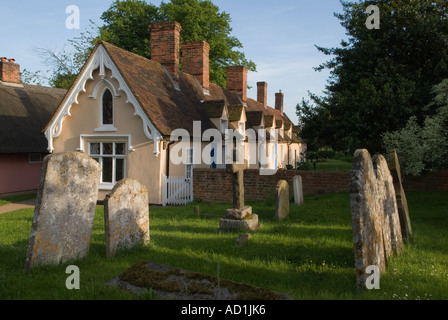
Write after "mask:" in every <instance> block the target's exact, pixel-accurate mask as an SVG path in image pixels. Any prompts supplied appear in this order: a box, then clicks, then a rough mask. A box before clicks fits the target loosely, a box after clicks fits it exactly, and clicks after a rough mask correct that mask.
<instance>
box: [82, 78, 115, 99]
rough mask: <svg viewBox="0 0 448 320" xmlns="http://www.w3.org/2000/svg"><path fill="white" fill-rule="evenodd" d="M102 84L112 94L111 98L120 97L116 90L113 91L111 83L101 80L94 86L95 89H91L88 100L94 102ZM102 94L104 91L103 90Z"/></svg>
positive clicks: (113, 87)
mask: <svg viewBox="0 0 448 320" xmlns="http://www.w3.org/2000/svg"><path fill="white" fill-rule="evenodd" d="M104 84H105V85H106V87H108V88H109V89H110V90H111V91H112V92H113V96H114V97H115V98H118V97H121V96H120V94H119V93H118V92H117V90H115V86H114V85H113V84H112V82H110V81H109V80H106V79H103V80H101V81H99V82H98V83H97V85H96V86H95V89H93V93H92V94H91V95H90V96H89V98H90V99H93V100H96V99H97V97H98V92H99V91H100V89H101V87H102V86H103V85H104ZM102 94H104V90H103V92H102Z"/></svg>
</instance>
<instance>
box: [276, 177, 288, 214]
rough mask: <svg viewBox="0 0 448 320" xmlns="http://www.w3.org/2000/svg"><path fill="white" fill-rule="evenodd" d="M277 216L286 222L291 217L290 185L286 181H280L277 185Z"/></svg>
mask: <svg viewBox="0 0 448 320" xmlns="http://www.w3.org/2000/svg"><path fill="white" fill-rule="evenodd" d="M275 191H276V194H275V195H276V201H275V216H276V217H277V219H279V220H284V219H286V218H287V217H288V216H289V184H288V182H287V181H286V180H280V181H279V182H278V183H277V187H276V188H275Z"/></svg>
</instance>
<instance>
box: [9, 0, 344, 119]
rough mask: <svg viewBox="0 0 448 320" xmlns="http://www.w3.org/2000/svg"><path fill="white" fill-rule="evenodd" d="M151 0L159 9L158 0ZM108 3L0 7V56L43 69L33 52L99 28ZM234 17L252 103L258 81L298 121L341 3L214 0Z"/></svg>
mask: <svg viewBox="0 0 448 320" xmlns="http://www.w3.org/2000/svg"><path fill="white" fill-rule="evenodd" d="M147 2H148V3H149V2H151V3H153V4H155V5H159V4H160V2H161V1H159V0H154V1H150V0H147ZM111 3H112V0H69V1H61V0H58V1H56V0H51V1H16V2H6V3H4V4H2V8H1V10H2V19H1V20H0V28H1V30H2V39H1V45H0V56H6V57H7V58H15V59H16V63H19V64H20V66H21V69H22V70H23V69H28V70H30V71H37V70H47V69H48V67H47V66H45V65H44V63H43V60H42V57H39V56H38V55H37V54H36V52H35V50H34V49H35V48H47V49H52V50H55V51H58V50H61V49H63V48H64V46H65V45H67V46H68V41H67V40H69V39H73V38H74V37H76V36H78V35H79V33H80V32H81V31H83V30H85V29H87V28H88V27H89V25H90V22H89V20H92V21H94V22H95V23H96V24H97V25H101V22H102V21H101V20H100V16H101V13H102V12H104V11H105V10H107V9H108V8H109V7H110V4H111ZM213 3H214V4H216V5H217V6H218V7H219V8H220V10H221V11H225V12H226V13H228V14H229V15H230V17H231V19H232V23H231V26H232V28H233V32H232V35H234V36H236V37H237V38H238V39H239V40H240V41H241V43H242V44H243V46H244V47H243V49H242V51H243V52H244V53H245V54H246V58H248V59H250V60H252V61H254V62H255V63H256V64H257V70H258V71H257V72H249V75H248V83H249V85H250V86H252V87H253V88H252V89H251V90H249V91H248V96H249V97H250V98H253V99H256V95H257V93H256V83H257V82H258V81H266V82H267V83H268V95H269V99H268V104H269V105H270V106H272V107H273V106H274V104H275V103H274V101H275V100H274V99H275V93H276V92H278V91H279V90H282V92H283V93H284V94H285V102H284V104H285V106H284V110H285V112H286V114H287V115H288V116H289V117H290V118H291V120H292V121H293V122H295V123H297V117H296V115H295V106H296V104H297V103H299V102H300V101H301V100H302V98H308V91H310V92H313V93H316V94H318V95H320V94H321V93H322V91H323V90H324V89H325V85H326V83H327V79H328V76H329V73H328V71H322V72H316V71H314V69H313V68H314V67H317V66H318V65H320V64H321V63H322V62H325V61H327V60H328V59H329V57H328V56H325V55H323V54H322V53H320V52H319V51H318V50H317V49H316V48H315V45H319V46H322V47H335V46H339V44H340V42H341V40H342V39H345V29H344V28H343V27H342V26H341V25H340V23H339V21H338V20H337V19H336V18H335V17H334V13H335V12H338V13H339V12H341V11H342V6H341V4H340V2H339V0H319V1H316V0H276V1H267V0H213ZM70 5H76V6H78V8H79V10H80V30H75V29H71V30H69V29H67V28H66V23H65V22H66V19H67V17H68V16H69V15H68V14H67V13H66V8H67V7H68V6H70Z"/></svg>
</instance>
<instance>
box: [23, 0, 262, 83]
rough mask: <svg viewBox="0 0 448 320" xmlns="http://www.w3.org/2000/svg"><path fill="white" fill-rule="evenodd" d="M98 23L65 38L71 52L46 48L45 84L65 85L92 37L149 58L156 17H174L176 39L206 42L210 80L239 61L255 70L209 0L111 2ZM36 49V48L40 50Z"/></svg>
mask: <svg viewBox="0 0 448 320" xmlns="http://www.w3.org/2000/svg"><path fill="white" fill-rule="evenodd" d="M101 20H102V21H103V25H102V26H96V25H95V24H94V23H93V22H92V23H91V26H90V30H87V31H85V32H83V33H81V35H80V36H79V37H77V38H75V39H71V40H69V42H70V43H71V45H72V47H73V49H74V54H72V55H70V54H69V53H68V52H67V51H66V50H61V51H60V52H57V53H55V52H53V51H51V50H46V55H45V56H46V59H47V61H48V62H49V63H50V66H51V67H52V70H51V71H50V73H51V75H50V76H48V77H47V80H49V83H50V85H52V86H56V87H62V88H68V87H70V85H71V83H72V82H73V80H74V79H75V78H76V74H77V73H78V72H79V70H80V69H81V67H82V65H83V64H84V62H85V61H86V59H87V57H88V56H89V54H90V53H91V51H92V49H93V47H94V45H95V44H96V43H97V41H98V40H103V41H106V42H109V43H111V44H113V45H116V46H117V47H120V48H122V49H125V50H127V51H130V52H133V53H136V54H139V55H141V56H143V57H147V58H150V57H151V50H150V49H151V48H150V33H149V29H148V27H149V24H150V23H151V22H157V21H177V22H179V23H180V24H181V26H182V30H181V35H180V36H181V41H182V42H187V41H198V40H204V41H207V42H208V43H209V45H210V81H212V82H214V83H216V84H218V85H220V86H225V84H226V81H225V80H226V70H225V68H226V67H227V66H231V65H245V66H246V67H248V69H249V70H250V71H256V65H255V63H254V62H252V61H250V60H247V59H246V57H245V55H244V53H243V52H241V51H239V49H241V48H242V47H243V45H242V44H241V42H240V41H239V40H238V39H237V38H236V37H234V36H232V35H231V33H232V28H231V25H230V24H231V18H230V15H229V14H227V13H225V12H221V11H220V9H219V8H218V7H217V6H216V5H214V4H213V3H212V1H210V0H171V1H169V2H162V3H161V4H160V6H159V7H157V6H155V5H153V4H150V3H146V2H145V1H143V0H114V1H113V2H112V4H111V6H110V7H109V9H108V10H106V11H104V12H103V13H102V15H101ZM41 50H42V49H41ZM43 50H45V49H43ZM24 75H25V79H26V80H27V81H28V82H32V81H34V82H36V83H39V79H41V78H42V73H40V72H36V73H34V74H32V73H30V72H28V71H25V73H24Z"/></svg>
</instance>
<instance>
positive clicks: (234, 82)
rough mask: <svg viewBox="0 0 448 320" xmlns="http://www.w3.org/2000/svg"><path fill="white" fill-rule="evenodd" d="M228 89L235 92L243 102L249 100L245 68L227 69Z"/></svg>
mask: <svg viewBox="0 0 448 320" xmlns="http://www.w3.org/2000/svg"><path fill="white" fill-rule="evenodd" d="M226 71H227V89H228V90H229V91H232V92H235V93H236V94H238V95H239V96H240V98H241V100H243V101H246V100H247V68H246V67H245V66H235V67H227V69H226Z"/></svg>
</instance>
